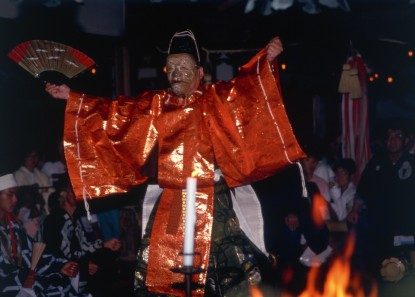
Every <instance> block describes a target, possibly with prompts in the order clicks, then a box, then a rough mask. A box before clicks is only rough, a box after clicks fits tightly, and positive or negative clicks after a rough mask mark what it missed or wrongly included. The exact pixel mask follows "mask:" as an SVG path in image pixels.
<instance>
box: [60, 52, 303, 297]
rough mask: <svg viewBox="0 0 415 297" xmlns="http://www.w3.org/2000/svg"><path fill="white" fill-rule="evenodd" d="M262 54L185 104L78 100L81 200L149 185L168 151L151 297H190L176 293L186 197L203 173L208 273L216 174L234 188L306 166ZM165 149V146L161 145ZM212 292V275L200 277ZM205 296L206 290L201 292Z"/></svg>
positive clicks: (73, 147)
mask: <svg viewBox="0 0 415 297" xmlns="http://www.w3.org/2000/svg"><path fill="white" fill-rule="evenodd" d="M272 66H273V65H271V64H270V63H269V62H268V61H267V59H266V52H265V51H264V50H262V51H261V52H259V53H258V54H257V55H256V56H254V57H253V58H252V59H251V60H250V61H249V62H248V63H247V64H246V65H244V66H243V67H241V68H240V71H239V74H238V76H237V77H236V78H234V79H233V80H232V81H230V82H220V83H216V84H212V85H208V86H201V87H200V88H199V89H198V90H197V91H196V92H195V93H194V94H193V95H191V96H190V97H188V98H186V99H184V100H183V99H179V98H177V97H175V96H174V95H173V94H172V93H170V92H169V91H151V92H144V93H142V94H140V95H139V96H138V97H137V98H125V97H119V98H117V100H116V101H110V100H103V99H102V98H93V97H91V96H87V95H85V94H79V93H74V92H72V93H71V94H70V98H69V100H68V104H67V109H66V118H65V135H64V147H65V155H66V159H67V165H68V170H69V174H70V178H71V182H72V185H73V188H74V191H75V194H76V196H77V197H78V198H80V197H82V196H84V195H85V196H87V197H88V198H91V197H100V196H105V195H108V194H114V193H120V192H125V191H127V190H128V189H129V188H130V187H131V186H132V185H138V184H141V183H143V182H145V181H146V179H147V178H148V177H147V176H146V174H145V173H144V171H143V169H144V168H145V167H146V165H147V163H148V162H150V161H149V160H150V155H151V153H152V150H153V149H157V150H158V151H157V152H156V153H157V156H158V164H157V169H158V172H157V180H158V183H159V185H160V187H162V188H163V194H162V197H161V198H160V202H159V204H158V207H157V211H156V216H155V220H154V224H153V228H152V236H151V238H150V249H149V258H148V269H147V278H146V285H147V287H148V289H149V290H150V291H153V292H159V293H167V294H172V295H177V296H183V295H184V292H182V291H178V290H177V289H174V288H173V287H172V284H173V283H177V282H181V281H183V276H182V275H180V274H175V273H173V272H171V270H170V269H171V268H173V267H177V266H180V265H181V263H180V261H181V259H180V257H179V256H178V255H179V253H180V252H181V250H182V247H183V232H184V231H183V230H184V227H183V214H182V210H181V205H182V203H183V201H182V190H183V189H184V188H185V183H186V178H187V177H188V176H190V175H191V173H192V172H193V171H195V170H197V171H198V172H199V173H200V174H199V176H198V193H197V201H196V204H197V205H196V214H197V224H196V240H195V251H196V252H197V253H198V254H200V257H199V260H198V262H199V263H198V264H201V266H202V268H205V269H206V268H207V265H208V260H209V249H210V235H211V231H212V223H213V217H212V216H213V186H214V167H215V166H217V167H219V168H220V169H221V171H222V173H223V175H224V178H225V180H226V182H227V184H228V186H229V187H236V186H240V185H244V184H248V183H250V182H253V181H255V180H259V179H263V178H265V177H267V176H270V175H272V174H274V173H275V172H276V171H277V170H278V169H281V168H283V167H285V166H287V165H288V164H290V163H293V162H295V161H297V160H298V159H300V158H302V157H303V156H304V154H303V152H302V150H301V148H300V147H299V145H298V143H297V141H296V139H295V136H294V134H293V131H292V128H291V126H290V123H289V120H288V118H287V115H286V112H285V109H284V105H283V101H282V96H281V91H280V88H279V81H278V77H277V75H275V73H274V72H273V70H272ZM156 144H157V145H156ZM194 281H198V282H199V283H201V284H204V283H205V281H206V273H201V274H200V275H196V276H195V277H194ZM194 296H203V289H199V290H198V291H196V292H194Z"/></svg>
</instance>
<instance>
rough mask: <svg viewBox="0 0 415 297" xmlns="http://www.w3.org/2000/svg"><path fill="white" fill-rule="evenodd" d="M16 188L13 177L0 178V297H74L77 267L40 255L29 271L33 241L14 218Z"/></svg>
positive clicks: (65, 261)
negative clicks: (71, 282) (72, 280)
mask: <svg viewBox="0 0 415 297" xmlns="http://www.w3.org/2000/svg"><path fill="white" fill-rule="evenodd" d="M16 186H17V183H16V181H15V179H14V177H13V175H12V174H6V175H2V176H0V276H1V278H0V296H2V297H7V296H10V297H14V296H62V297H63V296H74V295H71V294H72V291H71V286H70V282H69V278H68V276H69V277H72V276H74V275H75V274H76V271H77V264H76V263H74V262H71V261H69V262H68V261H67V260H63V259H57V258H54V257H53V256H52V255H50V254H47V253H43V254H42V256H41V259H40V261H39V263H38V265H37V267H36V269H35V271H34V270H31V267H30V265H31V258H32V240H31V239H30V238H29V237H28V236H27V234H26V233H25V231H24V229H23V228H22V227H21V225H20V224H19V223H18V221H16V220H15V217H14V215H13V210H14V208H15V206H16V203H17V198H16Z"/></svg>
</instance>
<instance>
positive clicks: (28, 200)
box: [17, 186, 45, 239]
mask: <svg viewBox="0 0 415 297" xmlns="http://www.w3.org/2000/svg"><path fill="white" fill-rule="evenodd" d="M17 197H18V202H17V218H18V219H19V220H20V221H21V222H22V224H23V227H24V229H25V231H26V233H27V235H29V236H30V237H31V238H32V239H35V238H36V239H39V238H41V236H40V233H41V228H40V227H41V224H42V222H43V219H44V218H45V212H44V208H43V204H44V201H43V198H42V196H41V195H40V194H39V192H38V189H37V187H36V186H22V187H19V188H18V189H17ZM39 236H40V237H39Z"/></svg>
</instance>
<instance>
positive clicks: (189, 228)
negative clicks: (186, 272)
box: [183, 177, 197, 266]
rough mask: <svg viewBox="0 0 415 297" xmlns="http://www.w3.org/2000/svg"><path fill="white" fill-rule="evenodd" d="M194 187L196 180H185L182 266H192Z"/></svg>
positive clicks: (189, 178)
mask: <svg viewBox="0 0 415 297" xmlns="http://www.w3.org/2000/svg"><path fill="white" fill-rule="evenodd" d="M196 185H197V178H195V177H188V178H187V180H186V223H185V228H184V243H183V266H193V253H194V242H195V223H196Z"/></svg>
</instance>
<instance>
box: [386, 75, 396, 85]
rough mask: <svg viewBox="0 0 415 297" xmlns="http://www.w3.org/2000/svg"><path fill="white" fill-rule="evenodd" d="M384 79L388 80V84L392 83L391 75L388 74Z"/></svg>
mask: <svg viewBox="0 0 415 297" xmlns="http://www.w3.org/2000/svg"><path fill="white" fill-rule="evenodd" d="M386 81H387V82H388V84H391V83H393V81H394V79H393V77H392V76H388V78H387V79H386Z"/></svg>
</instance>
